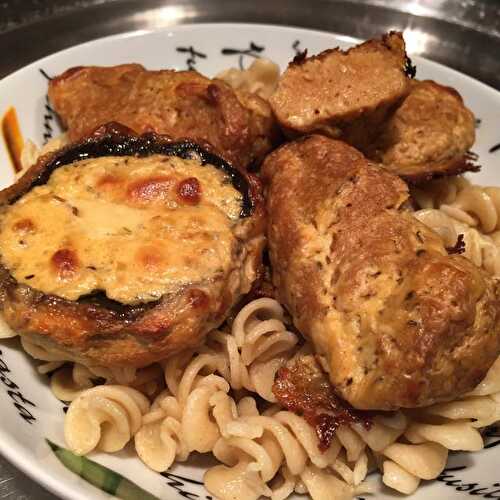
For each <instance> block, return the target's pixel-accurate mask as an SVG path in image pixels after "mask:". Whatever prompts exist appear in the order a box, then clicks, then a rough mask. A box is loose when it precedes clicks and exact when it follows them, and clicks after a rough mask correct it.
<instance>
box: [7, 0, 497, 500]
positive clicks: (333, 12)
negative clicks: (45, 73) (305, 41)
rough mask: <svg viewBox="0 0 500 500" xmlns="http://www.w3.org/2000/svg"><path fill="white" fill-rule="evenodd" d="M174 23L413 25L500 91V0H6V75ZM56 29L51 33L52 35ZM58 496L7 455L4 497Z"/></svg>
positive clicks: (35, 499) (368, 32)
mask: <svg viewBox="0 0 500 500" xmlns="http://www.w3.org/2000/svg"><path fill="white" fill-rule="evenodd" d="M172 4H175V5H176V12H178V16H176V19H175V23H177V24H179V23H192V22H217V21H220V22H260V23H271V24H286V25H292V26H302V27H307V28H315V29H322V30H328V31H334V32H337V33H342V34H347V35H351V36H354V37H358V38H362V39H364V38H370V37H371V36H373V35H375V34H378V33H381V32H384V31H387V30H390V29H405V28H409V29H411V30H412V31H413V32H414V33H415V34H416V40H417V42H418V43H415V44H413V45H412V46H411V47H410V49H412V50H413V52H414V53H418V54H420V55H423V56H425V57H428V58H430V59H433V60H435V61H439V62H441V63H443V64H446V65H448V66H450V67H453V68H455V69H457V70H459V71H462V72H464V73H467V74H469V75H471V76H473V77H475V78H477V79H479V80H482V81H484V82H485V83H488V84H489V85H491V86H493V87H494V88H496V89H499V90H500V0H358V1H354V0H351V1H348V0H343V1H342V0H252V1H245V2H237V1H234V0H176V1H168V0H3V1H0V54H1V55H0V78H1V77H3V76H5V75H7V74H9V73H11V72H12V71H14V70H16V69H17V68H19V67H21V66H24V65H25V64H27V63H29V62H32V61H34V60H36V59H38V58H40V57H42V56H45V55H47V54H50V53H51V52H54V51H56V50H60V49H63V48H65V47H69V46H71V45H75V44H77V43H81V42H84V41H88V40H91V39H94V38H98V37H101V36H106V35H111V34H114V33H120V32H123V31H131V30H138V29H154V28H162V27H166V26H168V25H170V24H172V22H170V21H169V20H168V19H165V17H164V16H159V15H157V14H158V12H159V9H161V8H162V7H165V6H166V5H172ZM48 34H50V36H47V35H48ZM55 498H56V497H54V496H53V495H51V494H50V493H48V492H46V491H45V490H43V489H42V488H41V487H40V486H38V485H36V484H35V483H34V482H33V481H31V480H30V479H29V478H28V477H27V476H25V475H24V474H22V473H20V472H19V471H17V470H16V469H15V468H14V467H12V465H10V464H8V463H7V462H6V461H5V460H3V459H2V458H1V457H0V500H3V499H12V500H13V499H19V500H21V499H26V500H28V499H29V500H49V499H52V500H53V499H55Z"/></svg>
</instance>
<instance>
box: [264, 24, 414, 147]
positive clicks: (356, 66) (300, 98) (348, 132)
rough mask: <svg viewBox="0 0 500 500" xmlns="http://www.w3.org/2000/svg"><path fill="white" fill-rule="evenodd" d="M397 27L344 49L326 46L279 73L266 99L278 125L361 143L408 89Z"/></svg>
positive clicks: (404, 58) (289, 129) (300, 131)
mask: <svg viewBox="0 0 500 500" xmlns="http://www.w3.org/2000/svg"><path fill="white" fill-rule="evenodd" d="M405 63H406V53H405V45H404V41H403V38H402V36H401V33H390V34H388V35H385V36H384V37H382V39H380V40H370V41H368V42H365V43H362V44H361V45H358V46H356V47H354V48H352V49H350V50H348V51H345V52H344V51H342V50H339V49H333V50H327V51H325V52H322V53H321V54H319V55H317V56H313V57H310V58H307V59H304V60H299V61H297V62H292V63H291V64H290V65H289V66H288V69H287V70H286V71H285V72H284V73H283V75H282V77H281V79H280V82H279V85H278V89H277V90H276V92H275V93H274V94H273V95H272V96H271V99H270V103H271V106H272V108H273V111H274V113H275V114H276V117H277V119H278V121H279V123H280V125H281V126H282V127H283V128H284V129H285V130H287V131H290V132H292V135H293V133H295V134H297V133H308V132H322V133H324V134H326V135H328V136H331V137H334V138H335V137H340V136H343V137H344V138H346V140H348V141H349V142H351V143H353V144H358V143H364V141H365V140H366V136H367V135H371V134H373V133H374V132H375V129H374V127H376V126H378V125H379V124H380V123H381V121H382V120H384V118H385V117H386V116H387V114H388V112H390V111H391V109H392V108H393V107H394V106H395V105H397V104H398V103H399V102H400V101H401V100H402V99H403V98H404V97H405V96H406V95H407V94H408V92H409V82H410V80H409V79H408V77H407V76H406V74H405V71H404V68H405Z"/></svg>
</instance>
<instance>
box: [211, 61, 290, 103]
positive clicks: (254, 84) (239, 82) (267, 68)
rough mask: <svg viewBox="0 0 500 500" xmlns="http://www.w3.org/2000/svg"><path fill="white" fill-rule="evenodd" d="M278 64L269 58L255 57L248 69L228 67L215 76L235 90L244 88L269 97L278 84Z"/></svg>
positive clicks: (263, 96)
mask: <svg viewBox="0 0 500 500" xmlns="http://www.w3.org/2000/svg"><path fill="white" fill-rule="evenodd" d="M279 77H280V68H279V66H278V65H277V64H276V63H274V62H273V61H271V60H269V59H264V58H262V59H256V60H255V61H254V62H253V63H252V64H251V65H250V67H249V68H248V69H236V68H230V69H226V70H225V71H222V72H221V73H219V74H218V75H217V76H216V78H220V79H221V80H224V81H225V82H226V83H228V84H229V85H231V87H233V88H234V89H236V90H244V91H246V92H250V93H252V94H257V95H259V96H260V97H262V98H263V99H269V97H271V94H272V93H273V92H274V91H275V90H276V87H277V86H278V80H279Z"/></svg>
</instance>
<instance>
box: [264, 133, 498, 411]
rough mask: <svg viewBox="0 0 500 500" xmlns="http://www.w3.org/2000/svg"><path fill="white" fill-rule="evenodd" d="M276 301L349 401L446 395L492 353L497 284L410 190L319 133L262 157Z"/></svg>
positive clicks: (406, 402)
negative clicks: (418, 213) (427, 216)
mask: <svg viewBox="0 0 500 500" xmlns="http://www.w3.org/2000/svg"><path fill="white" fill-rule="evenodd" d="M263 174H264V179H265V181H266V182H267V184H268V188H267V210H268V217H269V221H268V240H269V247H270V258H271V264H272V269H273V281H274V284H275V286H276V289H277V299H278V300H279V301H280V302H281V303H283V304H284V305H285V306H286V307H287V309H288V311H289V312H290V314H291V316H292V318H293V321H294V323H295V325H296V327H297V328H298V329H299V330H300V331H301V332H302V333H303V334H304V335H305V336H307V337H309V338H310V339H311V340H312V342H313V344H314V347H315V349H316V351H317V352H318V353H319V354H321V355H325V356H326V358H327V360H328V366H329V368H330V369H329V374H330V380H331V382H332V384H333V385H334V388H335V391H336V393H337V394H338V395H340V396H341V397H342V398H344V399H345V400H347V401H348V402H349V403H350V404H351V405H352V406H353V407H355V408H358V409H374V410H394V409H396V408H400V407H405V408H412V407H420V406H426V405H430V404H433V403H435V402H438V401H446V400H453V399H456V398H457V397H459V396H461V395H462V394H464V393H466V392H467V391H469V390H471V389H472V388H474V387H475V386H476V385H477V384H478V383H479V382H480V381H481V380H482V379H483V378H484V376H485V375H486V373H487V371H488V369H489V368H490V366H491V365H492V364H493V362H494V361H495V360H496V359H497V357H498V355H499V353H500V315H499V301H498V293H499V292H498V284H497V282H495V281H494V280H493V279H492V278H490V277H489V276H488V275H487V274H486V273H485V272H483V271H482V270H481V269H479V268H477V267H476V266H475V265H474V264H472V263H471V262H470V261H469V260H467V259H465V258H464V257H462V256H460V255H456V254H453V255H451V254H448V251H447V249H446V248H445V246H444V244H443V241H442V240H441V238H440V237H439V236H438V234H436V233H434V232H433V231H432V230H431V229H429V228H428V227H427V226H425V225H424V224H422V223H421V222H419V221H418V220H417V219H416V218H415V217H414V216H413V215H412V212H411V211H409V209H408V208H407V206H408V203H407V202H408V197H409V195H408V188H407V186H406V184H405V183H404V182H403V181H402V180H401V179H400V178H399V177H397V176H395V175H393V174H391V173H390V172H387V171H386V170H384V169H383V168H380V167H379V166H378V165H375V164H370V163H369V162H368V161H367V160H366V159H365V158H364V157H363V155H362V154H361V153H359V152H358V151H357V150H355V149H354V148H352V147H350V146H348V145H347V144H345V143H343V142H340V141H336V140H332V139H329V138H326V137H324V136H319V135H316V136H309V137H304V138H301V139H298V140H297V141H295V142H291V143H289V144H286V145H285V146H283V147H281V148H280V149H278V150H276V151H275V152H273V153H272V154H271V155H270V156H268V157H267V158H266V161H265V162H264V166H263Z"/></svg>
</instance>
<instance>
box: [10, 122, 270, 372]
mask: <svg viewBox="0 0 500 500" xmlns="http://www.w3.org/2000/svg"><path fill="white" fill-rule="evenodd" d="M123 131H124V130H123V128H121V127H119V128H118V129H117V128H116V126H115V127H112V128H111V129H109V128H105V129H104V130H103V129H101V130H99V131H98V133H97V134H96V135H95V136H93V137H90V138H88V139H84V140H83V141H81V142H80V143H75V144H71V145H69V146H67V147H65V148H63V149H62V150H59V151H56V152H53V153H49V154H48V155H46V156H44V157H42V158H41V159H40V160H39V161H38V162H37V163H36V164H35V165H34V166H33V167H32V168H30V169H29V170H28V172H27V173H26V174H25V175H24V176H23V177H22V178H21V179H20V180H19V181H18V182H17V183H16V184H14V185H13V186H10V187H9V188H7V189H5V190H3V191H1V192H0V207H6V206H7V205H8V204H10V203H12V202H13V201H15V200H16V199H18V198H20V197H21V196H22V195H23V194H25V193H26V192H28V191H29V190H30V189H31V188H32V187H33V186H35V185H40V184H43V183H44V182H46V181H47V179H48V176H49V175H50V173H51V172H52V171H53V169H54V168H57V167H58V166H60V165H63V164H65V163H68V161H67V158H68V157H71V156H74V157H75V159H78V155H77V154H75V152H79V151H80V152H81V151H85V152H90V153H91V155H97V156H98V155H99V151H103V150H105V149H107V148H108V149H109V148H113V147H114V145H115V144H118V145H119V147H122V148H123V149H124V154H127V152H126V151H129V150H130V154H141V155H147V154H153V153H152V152H150V153H148V151H149V150H152V148H156V152H158V148H163V146H165V147H167V146H168V147H171V148H172V147H173V148H174V149H175V148H177V146H179V147H180V149H179V152H177V149H175V152H174V153H172V154H176V155H178V156H182V154H183V152H182V151H186V150H191V149H192V148H194V149H193V150H195V151H201V152H202V154H205V153H207V154H208V155H210V154H211V153H210V152H209V151H207V150H206V149H205V148H203V149H202V148H199V146H198V145H196V144H193V143H186V142H179V141H172V140H171V139H170V138H168V137H165V136H158V135H154V134H151V133H150V134H146V135H143V136H139V137H134V136H130V135H128V136H125V135H123ZM127 148H129V149H127ZM198 148H199V149H198ZM139 150H140V153H138V151H139ZM165 154H166V153H165ZM207 158H212V156H209V157H207ZM214 161H217V160H214ZM219 161H220V165H222V167H221V168H229V169H230V170H227V171H228V172H229V173H230V174H233V175H235V177H233V179H235V180H234V182H236V183H240V184H239V185H240V188H241V189H242V190H246V192H247V194H248V200H249V201H250V206H249V207H247V208H248V209H249V210H248V211H246V213H245V210H246V209H245V207H244V206H243V207H242V215H243V216H242V218H240V221H239V223H238V224H236V226H235V228H234V232H235V234H236V235H237V238H238V240H239V246H238V247H237V248H236V250H235V255H234V262H233V267H232V269H231V270H230V271H229V272H228V273H227V274H226V275H224V276H221V277H220V278H217V279H216V280H205V281H202V282H200V283H193V284H192V285H190V286H185V287H182V288H179V289H178V291H177V292H176V293H172V294H168V295H164V296H163V297H162V298H161V299H160V300H158V301H157V302H153V303H147V304H140V305H136V306H128V305H123V304H120V303H118V302H115V301H112V300H109V299H107V298H106V297H105V296H104V295H103V294H97V295H94V296H89V297H82V298H81V299H79V300H78V301H71V300H66V299H63V298H61V297H57V296H54V295H45V294H43V293H42V292H40V291H38V290H35V289H33V288H31V287H29V286H26V285H23V284H20V283H18V282H16V280H15V279H14V278H13V277H12V275H11V274H10V273H9V271H8V269H6V268H5V267H4V266H2V265H0V311H1V314H2V316H3V318H4V319H5V321H6V322H7V324H8V325H9V326H10V327H11V328H12V329H13V330H14V331H16V332H19V333H20V334H21V335H22V336H24V337H26V338H27V339H29V340H30V341H31V342H33V343H35V344H37V345H40V346H42V347H44V348H46V349H48V350H50V351H53V352H54V353H59V354H60V355H61V357H62V358H63V359H70V360H76V361H79V362H83V363H85V364H88V365H99V366H102V365H106V366H135V367H140V366H146V365H148V364H151V363H153V362H155V361H158V360H161V359H164V358H165V357H168V356H170V355H172V354H174V353H177V352H179V351H181V350H183V349H186V348H192V347H195V346H197V345H199V344H200V343H201V342H203V339H204V336H205V334H206V333H207V332H208V331H210V330H212V329H213V328H215V327H217V326H218V325H220V324H221V323H222V322H223V321H224V320H225V318H226V317H227V315H228V314H229V312H230V310H231V308H232V307H233V306H234V305H235V304H236V303H237V302H238V301H239V300H240V299H241V297H242V295H243V294H245V293H247V292H248V291H249V290H250V288H251V285H252V282H253V280H254V279H255V276H256V274H257V273H258V271H259V268H260V266H261V255H262V248H263V246H264V236H263V231H264V209H263V203H262V194H261V189H260V183H259V181H258V180H257V179H256V178H255V177H253V176H250V175H246V174H242V173H240V172H237V171H236V170H234V169H232V167H231V166H230V165H229V164H227V163H225V162H224V161H223V160H222V159H220V158H219ZM235 186H236V184H235ZM0 209H1V208H0Z"/></svg>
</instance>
